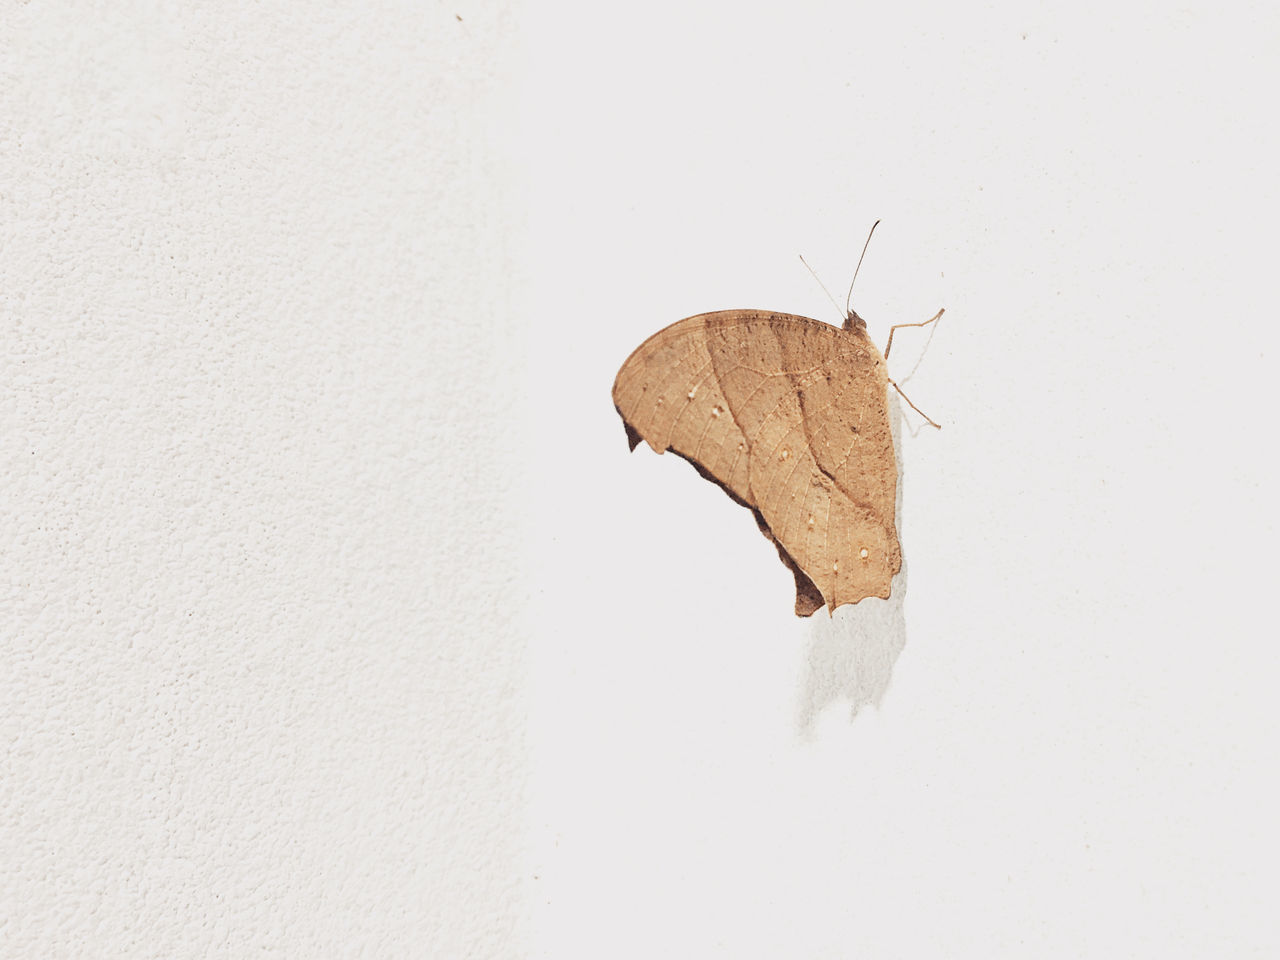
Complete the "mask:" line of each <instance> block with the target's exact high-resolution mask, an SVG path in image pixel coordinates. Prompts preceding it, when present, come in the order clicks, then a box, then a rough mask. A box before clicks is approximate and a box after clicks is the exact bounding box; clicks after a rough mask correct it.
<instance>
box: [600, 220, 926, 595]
mask: <svg viewBox="0 0 1280 960" xmlns="http://www.w3.org/2000/svg"><path fill="white" fill-rule="evenodd" d="M877 222H878V221H877ZM871 229H872V231H874V230H875V227H874V226H872V228H871ZM870 240H871V237H870V235H868V237H867V241H868V243H869V242H870ZM863 252H864V254H865V252H866V248H865V247H864V248H863ZM859 265H861V259H859ZM854 278H855V279H856V278H857V271H856V270H855V271H854ZM852 289H853V288H852V284H851V285H850V294H851V295H852ZM942 313H943V311H941V310H939V311H938V313H937V315H935V316H934V317H933V318H932V319H930V320H926V321H924V323H904V324H897V325H895V326H894V327H892V328H891V329H890V332H889V340H888V343H887V344H886V345H885V351H884V356H888V354H889V350H890V349H891V348H892V345H893V331H894V330H897V329H898V327H922V326H925V325H927V324H930V323H933V322H934V321H935V320H937V319H938V318H939V317H941V316H942ZM889 386H893V387H894V388H895V389H897V384H896V383H894V382H893V381H892V380H891V379H890V378H889V374H888V370H887V368H886V366H885V361H884V357H882V356H881V354H880V351H879V350H877V349H876V346H875V344H874V343H872V342H871V339H870V337H868V336H867V324H866V321H864V320H863V319H862V318H861V317H859V316H858V315H857V314H856V313H855V312H854V311H853V310H852V309H850V308H849V307H848V303H847V301H846V316H845V321H844V326H843V327H835V326H832V325H831V324H828V323H823V322H822V321H819V320H811V319H809V318H808V317H799V316H794V315H792V314H787V313H774V312H772V311H768V310H719V311H716V312H714V313H702V314H698V315H697V316H693V317H688V318H686V319H684V320H681V321H679V322H678V323H673V324H672V325H671V326H669V327H667V328H666V329H664V330H660V331H659V332H658V333H655V334H654V335H653V336H652V337H650V338H649V339H648V340H646V341H645V342H644V343H643V344H641V345H640V347H639V348H638V349H636V351H635V352H634V353H632V354H631V356H630V357H628V358H627V361H626V363H624V364H623V365H622V369H621V370H619V371H618V376H617V379H616V380H615V381H614V384H613V403H614V406H615V407H616V408H617V410H618V413H619V414H620V415H621V416H622V420H623V423H624V425H625V427H626V431H627V440H628V442H629V443H630V445H631V449H632V450H634V449H635V448H636V446H637V445H638V444H639V443H640V441H641V440H644V441H645V442H647V443H648V444H649V446H651V447H652V448H653V449H654V450H656V451H657V452H658V453H663V452H664V451H666V450H670V451H672V452H673V453H675V454H677V455H679V456H681V457H683V458H684V459H686V460H688V461H689V462H690V463H692V464H693V466H694V468H695V469H696V470H697V471H698V472H699V473H700V474H702V475H703V476H704V477H706V478H707V479H708V480H711V481H713V482H714V483H716V484H718V485H719V486H720V487H721V488H723V489H724V491H725V492H726V493H728V494H729V496H731V497H732V498H733V499H734V500H736V501H737V502H738V503H740V504H742V505H743V506H745V507H747V508H749V509H750V510H751V511H752V513H753V514H754V515H755V518H756V522H757V523H758V524H759V526H760V530H761V532H762V533H763V534H764V535H765V536H766V537H767V538H769V540H771V541H772V542H773V543H774V544H775V545H776V546H777V548H778V554H779V556H780V557H781V558H782V562H783V563H784V564H786V566H787V568H788V569H790V570H791V572H792V573H793V574H794V575H795V581H796V615H797V616H801V617H807V616H810V615H811V614H812V613H814V611H816V610H817V609H818V608H819V607H822V606H823V605H825V606H826V607H827V608H828V609H829V610H832V611H834V610H835V608H836V607H838V606H840V605H841V604H845V603H857V602H858V601H859V600H862V599H863V598H865V597H888V596H889V589H890V582H891V581H892V579H893V576H894V574H896V573H897V572H898V571H899V570H900V569H901V567H902V548H901V546H900V545H899V543H898V532H897V526H896V524H895V522H894V506H895V498H896V495H897V483H898V467H897V462H896V461H895V459H894V453H893V437H892V435H891V433H890V429H889V410H888V388H889ZM898 392H899V393H901V390H899V391H898ZM903 397H904V399H905V394H903ZM907 403H909V404H911V401H910V400H907ZM911 406H912V409H916V410H917V412H919V410H918V409H917V408H916V407H915V405H914V404H911ZM921 416H924V415H923V414H921ZM925 419H926V420H928V419H929V418H928V417H925ZM929 423H930V424H932V425H933V426H935V427H936V426H938V424H936V423H934V422H933V421H932V420H929Z"/></svg>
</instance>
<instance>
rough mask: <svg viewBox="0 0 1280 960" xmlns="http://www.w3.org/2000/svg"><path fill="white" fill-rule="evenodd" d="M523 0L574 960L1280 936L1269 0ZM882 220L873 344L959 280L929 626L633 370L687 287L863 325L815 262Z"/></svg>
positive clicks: (547, 730) (954, 291) (549, 873)
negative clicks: (881, 595) (884, 600)
mask: <svg viewBox="0 0 1280 960" xmlns="http://www.w3.org/2000/svg"><path fill="white" fill-rule="evenodd" d="M527 26H528V29H529V40H530V44H529V49H530V55H531V57H532V61H533V62H532V77H533V83H532V85H531V86H530V87H529V88H528V89H527V90H526V91H525V98H524V99H525V103H526V105H527V107H526V109H527V113H526V118H525V124H524V126H523V128H522V129H523V141H522V142H523V144H524V147H525V148H526V149H528V150H529V151H530V153H531V157H532V166H531V167H530V169H531V170H532V171H533V174H532V177H531V181H530V182H531V185H532V190H533V193H532V198H531V200H532V210H533V211H534V218H533V221H532V226H533V230H532V236H533V237H534V238H535V240H536V245H535V246H534V248H533V257H532V259H531V260H530V261H529V263H530V264H531V268H532V274H533V276H532V289H533V290H534V295H533V297H532V300H531V306H532V307H533V309H531V310H529V311H528V322H529V328H530V335H531V337H532V338H533V354H532V356H533V363H532V364H531V370H532V376H533V380H532V384H533V397H534V399H535V401H536V403H535V410H536V411H537V414H538V417H539V419H538V420H537V421H536V423H535V424H534V426H533V428H532V436H533V438H534V443H535V446H536V448H537V454H536V456H535V457H534V460H533V463H534V465H535V468H534V473H535V474H536V476H537V479H538V485H537V487H536V489H537V491H538V507H539V517H540V522H541V526H540V527H539V533H538V536H537V539H536V540H535V542H534V544H532V545H531V552H532V555H533V556H534V557H535V558H536V562H537V563H538V567H539V569H538V573H539V575H540V592H539V595H538V598H537V599H538V604H537V607H536V609H537V611H538V614H539V620H538V623H537V625H536V628H535V633H534V636H533V639H532V657H531V662H532V664H533V665H534V669H535V674H534V677H535V681H536V687H535V693H536V696H535V704H536V710H535V714H534V724H533V727H532V731H533V732H532V744H533V748H534V752H533V759H534V763H533V767H532V770H533V776H534V779H533V784H534V791H533V801H534V814H535V822H534V829H535V833H534V836H535V839H536V842H537V847H536V855H537V868H538V871H537V872H538V875H539V880H538V888H537V889H538V893H539V897H540V899H539V901H538V902H537V903H536V907H537V912H536V914H535V921H536V923H535V932H536V938H537V946H538V955H539V956H544V957H548V958H551V957H565V956H573V957H579V956H581V957H587V956H599V955H602V954H607V955H609V956H613V957H628V958H630V957H634V958H646V957H654V956H699V957H703V956H723V957H735V958H736V957H761V958H765V957H824V958H826V957H830V958H835V957H851V956H868V957H975V958H990V957H1000V956H1007V957H1028V956H1037V957H1081V956H1106V957H1119V956H1140V957H1170V956H1179V957H1200V956H1213V955H1230V956H1270V955H1274V954H1275V952H1276V950H1277V949H1280V934H1278V933H1277V924H1276V921H1275V919H1274V899H1275V891H1276V880H1277V875H1276V867H1275V863H1276V854H1277V852H1278V851H1277V844H1276V841H1277V828H1276V825H1275V817H1274V814H1273V811H1274V809H1275V808H1276V806H1277V801H1278V800H1280V797H1278V796H1277V789H1276V785H1275V772H1274V771H1275V755H1276V753H1275V743H1276V733H1277V725H1276V719H1275V718H1276V708H1275V705H1274V699H1275V689H1276V680H1277V671H1276V668H1277V654H1276V646H1275V637H1276V630H1275V626H1274V617H1273V604H1272V601H1271V597H1270V593H1271V591H1272V589H1273V584H1274V582H1275V574H1276V563H1275V559H1274V553H1273V551H1272V549H1271V544H1272V542H1273V538H1274V535H1275V532H1276V530H1275V509H1274V507H1273V506H1272V505H1271V503H1270V502H1269V500H1270V498H1271V496H1272V493H1273V491H1274V488H1275V485H1274V468H1273V458H1272V456H1271V454H1270V451H1269V445H1270V443H1271V437H1272V435H1273V427H1272V426H1271V425H1270V422H1269V421H1270V419H1271V416H1272V413H1273V411H1274V409H1275V402H1274V401H1275V391H1274V388H1273V387H1272V385H1271V384H1272V382H1273V381H1274V376H1275V373H1274V371H1273V370H1272V369H1271V367H1272V365H1273V364H1274V362H1275V356H1276V354H1275V346H1276V344H1277V334H1276V320H1275V315H1274V307H1273V304H1274V303H1275V300H1276V293H1275V280H1274V278H1275V266H1274V264H1275V255H1276V243H1275V240H1274V235H1275V234H1274V229H1275V227H1274V225H1275V223H1276V215H1277V213H1278V212H1280V210H1278V209H1277V206H1278V205H1277V202H1276V187H1275V171H1276V170H1277V169H1280V150H1278V149H1277V146H1278V143H1277V133H1276V125H1275V123H1274V122H1273V120H1272V118H1271V116H1270V113H1271V110H1270V108H1269V107H1268V106H1267V105H1266V104H1267V95H1265V94H1263V93H1261V91H1263V90H1272V89H1275V87H1276V83H1277V79H1278V78H1277V73H1276V69H1275V51H1276V49H1277V40H1278V39H1280V33H1278V28H1280V19H1277V16H1276V14H1275V13H1274V12H1273V10H1272V9H1271V8H1264V7H1262V6H1257V7H1254V8H1252V9H1250V8H1247V7H1244V6H1241V5H1238V4H1237V5H1229V6H1228V7H1227V8H1223V7H1216V6H1215V7H1211V6H1209V5H1197V6H1195V7H1187V6H1186V5H1183V6H1181V7H1176V8H1174V7H1169V6H1168V5H1158V4H1150V5H1137V4H1127V5H1125V4H1122V5H1116V4H1106V5H1097V6H1094V7H1092V8H1090V7H1089V6H1088V5H1084V6H1082V5H1080V4H1078V3H1072V4H1061V5H1058V6H1057V9H1052V8H1050V9H1045V8H1043V7H1041V8H1040V12H1035V10H1034V9H1033V8H1031V7H1028V6H1027V5H1025V4H1003V3H998V4H987V5H973V4H958V5H952V4H945V5H944V4H939V5H925V6H921V5H913V4H875V5H857V6H854V7H849V6H846V5H836V4H804V3H801V4H778V5H776V6H774V7H772V8H771V9H766V10H765V11H763V12H762V11H761V10H760V8H759V7H758V6H752V5H745V6H743V5H727V4H717V5H713V6H698V5H695V6H694V7H692V8H690V7H689V6H687V5H684V4H660V5H658V6H653V5H645V6H644V7H642V8H636V9H635V10H634V11H633V12H629V13H626V12H619V11H618V10H617V9H615V8H599V9H597V8H594V7H591V6H588V5H584V4H559V5H553V6H551V7H547V6H542V7H539V8H538V10H537V13H536V15H535V16H532V17H531V18H530V20H529V22H528V24H527ZM876 218H882V219H883V222H882V223H881V225H880V227H879V229H878V230H877V232H876V235H875V239H874V240H873V241H872V244H871V248H870V250H869V252H868V254H867V259H866V262H865V263H864V265H863V268H862V272H861V275H860V277H859V279H858V286H857V289H856V291H855V296H854V303H855V306H856V308H857V309H858V311H859V312H860V313H861V314H862V315H863V316H864V317H866V318H867V319H868V322H869V324H870V332H871V334H872V337H873V338H874V339H876V340H877V342H879V343H880V344H882V345H883V343H884V338H885V336H886V333H887V330H888V326H889V324H890V323H899V322H909V321H920V320H924V319H927V318H928V317H929V316H931V315H932V314H933V313H934V312H935V311H936V310H937V309H938V308H939V307H945V308H946V309H947V313H946V315H945V317H944V318H943V320H942V321H941V323H940V324H939V326H938V328H937V330H936V333H935V334H934V336H933V338H932V340H931V341H930V340H929V338H928V336H927V333H928V332H927V331H909V330H908V331H900V332H899V334H898V335H897V337H895V345H894V350H893V356H892V358H891V362H890V367H891V369H892V371H893V372H894V374H895V375H897V376H899V377H901V378H903V379H904V380H905V379H906V378H907V377H908V376H910V382H909V383H907V384H906V385H905V388H906V389H907V391H908V392H909V394H910V395H911V397H912V399H913V400H914V401H915V402H916V403H917V404H918V405H920V406H921V407H922V408H923V409H924V410H926V412H928V413H929V414H930V415H932V416H933V417H934V418H935V419H938V420H939V421H941V422H942V423H943V424H944V428H943V430H942V431H941V432H935V431H933V430H931V429H929V428H927V427H926V428H925V429H924V430H923V431H918V430H917V428H918V424H919V420H918V419H916V418H915V417H914V415H911V414H910V412H909V411H908V415H907V417H906V418H905V420H904V429H903V436H902V474H903V504H902V527H901V531H902V539H903V548H904V553H905V556H906V563H907V570H908V576H907V580H908V581H909V583H908V584H907V585H906V586H905V587H904V588H903V589H904V592H905V596H899V597H898V598H897V599H898V600H899V601H901V604H902V616H903V619H904V621H905V644H904V645H902V647H901V651H900V652H897V645H898V642H899V641H896V640H895V638H894V636H893V622H894V617H893V616H892V615H886V616H881V615H877V614H874V613H872V612H870V611H862V610H860V609H859V610H857V611H850V610H849V609H847V608H846V609H845V610H842V611H840V620H841V621H843V622H844V624H845V625H844V626H841V625H840V624H839V623H838V624H837V625H836V626H835V628H834V629H833V626H832V624H831V622H830V621H827V623H825V624H824V623H823V621H824V620H826V614H825V612H823V613H819V614H818V615H817V616H816V617H815V618H814V619H813V621H802V620H798V619H797V618H795V617H794V616H793V615H792V613H791V604H792V600H793V590H792V586H791V577H790V575H789V574H788V573H787V571H786V570H785V569H784V568H783V567H782V565H781V564H780V563H779V562H778V560H777V557H776V554H775V551H774V549H773V547H772V546H771V545H770V544H768V543H767V542H766V541H765V540H764V539H763V538H762V537H761V536H760V535H759V533H758V532H757V531H756V529H755V523H754V521H753V520H752V518H751V516H750V515H749V514H748V513H747V511H745V510H743V509H742V508H740V507H738V506H735V505H734V504H733V503H731V502H730V501H729V500H728V498H727V497H725V495H724V494H723V493H722V492H720V491H719V490H718V489H716V488H715V487H714V486H713V485H711V484H709V483H707V482H705V481H703V480H702V479H701V478H699V477H698V476H697V475H696V474H695V473H694V472H693V470H692V469H691V468H690V467H689V466H688V465H687V464H685V463H684V462H683V461H681V460H679V459H677V458H675V457H673V456H664V457H658V456H655V455H654V454H653V452H652V451H650V450H649V449H648V448H647V447H644V446H642V447H641V448H639V449H637V450H636V451H635V453H633V454H628V452H627V447H626V441H625V439H624V436H623V430H622V425H621V422H620V420H619V418H618V416H617V414H616V413H615V412H614V410H613V409H612V405H611V402H610V398H609V390H610V387H611V384H612V380H613V376H614V374H615V373H616V371H617V369H618V367H619V366H620V364H621V363H622V361H623V360H624V359H625V358H626V356H627V355H628V353H629V352H630V351H631V350H632V349H634V348H635V347H636V346H637V345H638V344H640V342H641V341H642V340H643V339H644V338H645V337H647V336H648V335H649V334H651V333H653V332H655V331H656V330H657V329H659V328H660V327H663V326H665V325H666V324H668V323H671V322H673V321H675V320H677V319H679V318H681V317H684V316H688V315H690V314H694V313H698V312H701V311H705V310H715V309H726V308H737V307H759V308H769V309H776V310H784V311H790V312H794V313H801V314H805V315H808V316H813V317H818V318H821V319H826V320H830V321H832V322H836V323H838V322H839V320H840V315H839V313H837V311H836V310H835V309H834V308H833V307H832V306H831V305H830V303H829V302H828V301H827V300H826V298H825V297H824V295H823V294H822V292H821V290H820V289H819V288H818V287H817V286H816V285H815V284H814V283H813V281H812V279H811V278H810V277H809V275H808V274H807V272H806V271H805V270H804V269H803V267H802V266H801V264H800V263H799V261H798V260H797V257H796V255H797V253H803V254H804V255H805V256H806V259H808V260H809V262H810V263H811V264H813V265H814V267H815V268H816V269H817V270H818V272H819V273H820V274H821V276H822V277H823V278H824V280H825V282H826V284H827V286H828V287H831V288H833V290H835V289H838V290H839V298H840V299H841V300H842V301H843V293H844V288H845V287H846V286H847V284H848V281H849V276H850V273H851V271H852V269H853V265H854V263H855V261H856V259H857V255H858V252H859V250H860V249H861V246H862V243H863V240H864V238H865V235H866V231H867V229H868V227H869V226H870V225H871V223H872V222H873V221H874V220H875V219H876ZM926 343H928V349H927V350H925V349H924V348H925V345H926ZM917 360H919V361H920V362H919V365H918V367H917V366H916V362H917ZM913 371H914V372H913ZM893 602H894V601H890V603H893ZM875 603H876V601H866V604H867V605H869V606H874V605H875ZM861 606H862V605H860V607H861ZM882 606H887V605H882ZM842 641H843V642H845V643H847V644H848V648H847V649H846V650H844V651H841V649H840V648H839V645H840V643H841V642H842ZM895 656H896V660H895ZM890 668H891V679H890V682H889V684H888V688H887V690H885V689H883V688H882V684H881V681H882V679H883V678H884V676H885V675H886V672H887V671H889V670H890ZM877 697H878V698H879V706H878V707H876V706H874V703H875V700H876V698H877ZM855 707H861V709H859V710H858V711H857V713H856V716H852V714H853V713H854V708H855Z"/></svg>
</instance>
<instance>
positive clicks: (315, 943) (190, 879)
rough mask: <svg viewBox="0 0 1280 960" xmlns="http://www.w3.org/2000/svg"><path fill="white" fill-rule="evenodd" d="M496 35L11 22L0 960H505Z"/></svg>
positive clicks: (516, 815) (510, 602)
mask: <svg viewBox="0 0 1280 960" xmlns="http://www.w3.org/2000/svg"><path fill="white" fill-rule="evenodd" d="M458 14H460V15H461V16H462V18H463V19H462V20H458V19H457V15H458ZM505 16H506V11H505V10H504V8H501V7H499V8H497V9H495V8H494V7H493V5H487V6H485V7H484V8H483V9H481V8H480V7H476V8H475V9H472V8H468V7H458V8H457V9H456V10H455V8H454V7H451V6H439V5H423V4H418V3H373V4H369V3H328V4H321V5H318V6H316V5H299V4H253V3H244V4H235V3H218V4H215V5H212V6H209V5H206V6H203V7H200V8H198V9H197V8H193V7H188V6H185V5H181V4H163V3H145V2H123V3H121V2H112V3H100V4H84V3H80V4H59V3H47V2H41V0H34V2H31V3H27V4H25V5H22V4H17V3H5V4H4V5H3V8H2V12H0V19H3V29H2V30H0V36H2V37H3V39H2V40H0V44H2V45H3V51H2V52H0V63H3V67H0V74H2V75H3V82H0V124H2V127H0V131H2V132H0V136H2V137H3V144H4V146H3V152H2V156H0V245H2V247H3V254H2V256H0V333H2V336H3V350H0V371H2V372H0V382H3V384H4V386H3V399H2V401H0V438H2V439H0V447H2V449H3V470H2V472H0V491H2V494H0V504H2V506H0V511H2V514H3V520H2V522H0V529H3V548H2V549H0V569H2V570H3V575H2V577H0V580H2V582H3V584H4V586H3V598H2V601H0V602H2V616H0V632H2V639H0V744H2V746H0V755H2V756H3V768H2V769H3V773H2V779H0V863H2V864H3V866H2V867H0V876H2V877H3V879H2V880H0V955H2V956H4V957H13V958H19V957H31V958H35V957H50V958H53V957H166V958H169V957H211V956H222V957H247V956H275V957H337V956H344V957H347V956H351V957H354V956H365V957H423V956H441V957H461V956H476V957H482V956H485V957H487V956H492V957H498V956H510V955H511V953H510V951H511V949H512V944H513V943H518V942H519V941H520V938H521V937H522V936H523V934H522V933H521V931H522V930H523V929H524V927H523V924H522V921H521V919H520V917H521V916H522V913H521V908H520V905H519V897H518V896H517V895H516V894H518V881H519V871H518V869H517V866H516V864H517V862H518V856H519V851H520V849H521V847H520V844H521V836H522V833H523V829H522V826H521V819H520V818H521V811H522V809H523V805H522V803H521V802H520V797H521V791H522V783H523V778H524V772H525V759H524V757H525V749H524V746H523V732H522V727H523V719H522V718H523V708H522V698H521V693H520V691H521V681H520V677H521V674H522V668H521V663H522V659H521V650H522V644H521V643H519V642H518V639H517V638H518V636H519V634H518V632H517V631H516V629H515V628H514V626H513V624H514V622H515V618H516V617H517V615H518V614H519V612H520V605H519V600H520V597H521V596H522V592H523V590H524V588H523V587H522V586H521V577H520V569H521V567H520V565H519V564H516V563H513V562H511V561H510V559H509V558H510V557H512V556H513V555H514V554H515V553H516V552H518V550H519V549H520V545H521V543H522V542H523V537H522V534H521V527H520V516H521V512H522V511H518V510H515V509H513V508H512V506H511V504H512V502H513V497H514V493H513V490H512V488H511V486H510V482H511V476H510V472H509V470H508V469H507V468H508V466H509V462H510V461H509V460H507V459H506V458H507V457H509V456H510V457H514V456H516V455H515V454H514V453H512V452H511V451H512V450H514V449H515V448H517V447H518V446H519V444H520V443H521V440H520V437H519V434H518V431H517V430H516V429H515V428H514V424H515V420H514V419H513V414H514V412H515V411H516V410H517V409H518V405H517V402H516V401H517V398H518V396H519V392H520V389H521V379H520V377H519V375H518V374H519V366H518V362H519V356H520V348H519V346H518V343H519V338H520V333H519V330H518V329H517V326H516V323H515V321H514V319H513V318H512V314H511V311H510V310H509V302H508V292H507V282H508V280H509V276H510V273H511V263H512V256H513V252H512V251H513V247H512V243H513V241H514V235H513V234H512V233H510V223H511V222H512V221H511V218H510V216H509V213H510V210H511V209H513V207H514V203H513V193H512V189H513V188H512V186H511V185H512V183H513V182H514V180H513V177H512V174H511V172H510V170H509V169H508V167H507V165H506V161H505V160H503V157H502V152H501V150H500V149H499V148H500V143H501V140H500V138H501V136H502V131H503V129H504V128H507V127H509V126H510V122H511V121H510V117H509V116H508V115H507V113H508V107H507V106H506V105H505V104H507V103H508V102H509V100H510V92H511V84H510V81H509V79H506V78H505V77H504V75H503V73H502V71H501V69H500V68H498V67H495V64H500V63H501V62H502V61H503V60H504V59H509V57H508V55H507V52H506V51H507V48H508V46H509V45H510V43H511V39H512V35H513V29H512V27H511V25H510V24H509V23H508V22H507V20H506V19H505ZM500 225H501V226H500ZM478 437H483V438H485V439H483V440H478V439H477V438H478ZM499 451H500V452H501V453H502V457H503V459H501V460H499V459H497V455H498V452H499ZM503 557H506V558H508V560H507V561H506V562H502V561H501V560H500V559H498V558H503Z"/></svg>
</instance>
